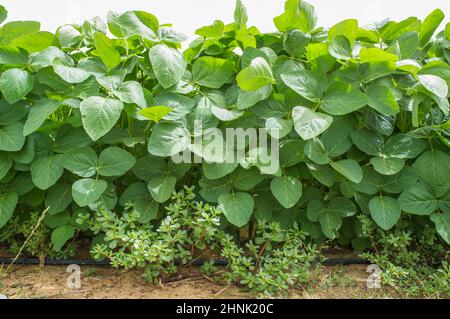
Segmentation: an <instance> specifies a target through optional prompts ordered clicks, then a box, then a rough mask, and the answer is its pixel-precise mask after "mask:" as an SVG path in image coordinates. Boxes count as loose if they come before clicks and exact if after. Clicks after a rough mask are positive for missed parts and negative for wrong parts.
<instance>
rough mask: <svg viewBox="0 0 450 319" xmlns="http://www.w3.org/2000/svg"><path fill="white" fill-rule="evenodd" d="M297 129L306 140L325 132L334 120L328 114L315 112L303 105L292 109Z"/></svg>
mask: <svg viewBox="0 0 450 319" xmlns="http://www.w3.org/2000/svg"><path fill="white" fill-rule="evenodd" d="M292 118H293V119H294V128H295V131H296V132H297V133H298V135H300V137H301V138H302V139H304V140H309V139H312V138H314V137H317V136H319V135H320V134H322V133H323V132H325V131H326V130H327V129H328V128H329V127H330V125H331V123H332V122H333V118H332V117H331V116H329V115H327V114H323V113H318V112H314V111H312V110H310V109H308V108H306V107H303V106H296V107H294V108H293V109H292Z"/></svg>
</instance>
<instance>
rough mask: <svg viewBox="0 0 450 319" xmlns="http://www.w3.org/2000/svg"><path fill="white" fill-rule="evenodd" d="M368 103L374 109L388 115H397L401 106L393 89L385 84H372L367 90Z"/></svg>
mask: <svg viewBox="0 0 450 319" xmlns="http://www.w3.org/2000/svg"><path fill="white" fill-rule="evenodd" d="M367 95H368V96H369V101H368V104H369V106H370V107H372V108H373V109H375V110H377V111H378V112H380V113H382V114H386V115H395V114H397V113H398V112H400V107H399V105H398V103H397V100H396V99H395V97H394V94H393V93H392V91H391V89H390V88H389V87H387V86H384V85H372V86H370V87H369V89H368V90H367Z"/></svg>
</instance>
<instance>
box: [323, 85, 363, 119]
mask: <svg viewBox="0 0 450 319" xmlns="http://www.w3.org/2000/svg"><path fill="white" fill-rule="evenodd" d="M367 103H368V97H367V95H366V94H365V93H363V92H361V91H360V90H358V89H356V88H354V87H353V86H352V85H350V84H346V83H343V82H335V83H334V84H332V85H331V86H330V87H329V88H328V90H327V92H326V94H325V96H324V98H323V104H322V110H324V111H325V112H327V113H328V114H331V115H344V114H348V113H351V112H354V111H357V110H359V109H360V108H362V107H364V106H366V105H367Z"/></svg>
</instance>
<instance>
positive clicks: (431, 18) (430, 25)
mask: <svg viewBox="0 0 450 319" xmlns="http://www.w3.org/2000/svg"><path fill="white" fill-rule="evenodd" d="M444 17H445V15H444V12H442V10H440V9H436V10H433V12H431V13H430V14H429V15H428V16H427V17H426V18H425V20H423V22H422V25H421V26H420V31H419V46H420V47H421V48H423V47H425V46H426V45H427V44H428V42H429V41H430V39H431V37H432V36H433V34H434V32H435V31H436V29H437V28H438V27H439V25H440V24H441V22H442V20H444Z"/></svg>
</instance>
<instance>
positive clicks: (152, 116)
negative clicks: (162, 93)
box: [139, 106, 172, 123]
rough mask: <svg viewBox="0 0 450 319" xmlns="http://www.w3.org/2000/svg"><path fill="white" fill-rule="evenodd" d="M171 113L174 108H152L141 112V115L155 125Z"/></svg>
mask: <svg viewBox="0 0 450 319" xmlns="http://www.w3.org/2000/svg"><path fill="white" fill-rule="evenodd" d="M171 111H172V108H170V107H168V106H151V107H147V108H144V109H142V110H140V111H139V114H140V115H142V116H143V117H145V118H148V119H149V120H152V121H153V122H155V123H158V122H159V121H161V120H162V119H163V118H164V117H165V116H166V115H167V114H169V113H170V112H171Z"/></svg>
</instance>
